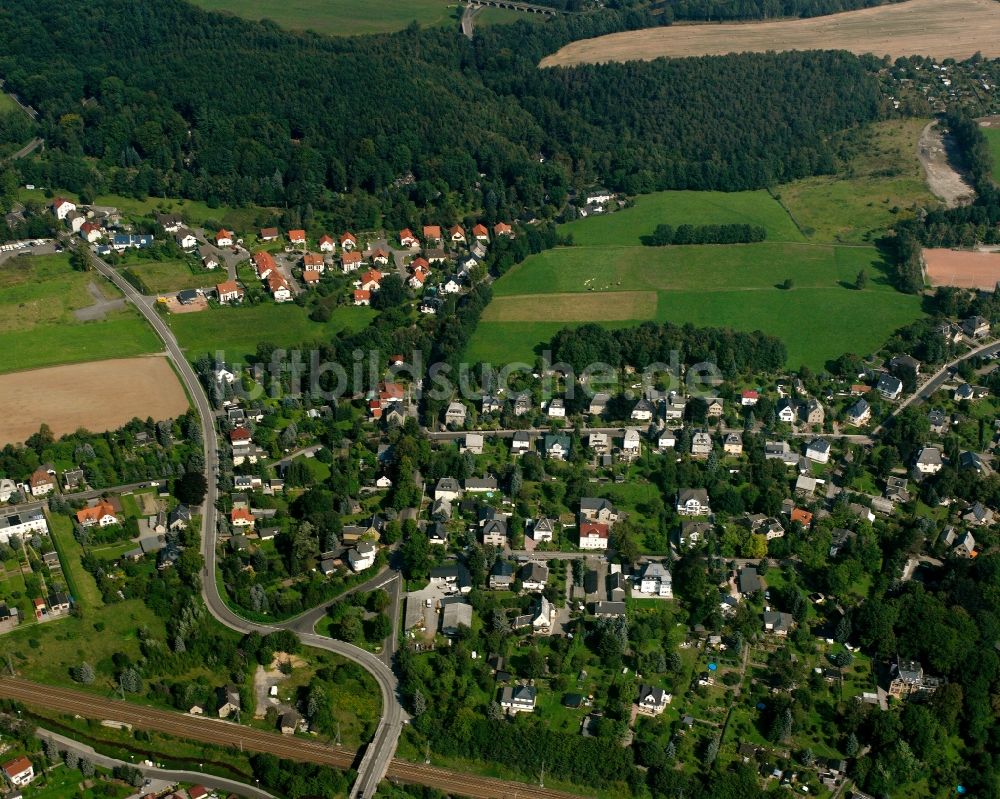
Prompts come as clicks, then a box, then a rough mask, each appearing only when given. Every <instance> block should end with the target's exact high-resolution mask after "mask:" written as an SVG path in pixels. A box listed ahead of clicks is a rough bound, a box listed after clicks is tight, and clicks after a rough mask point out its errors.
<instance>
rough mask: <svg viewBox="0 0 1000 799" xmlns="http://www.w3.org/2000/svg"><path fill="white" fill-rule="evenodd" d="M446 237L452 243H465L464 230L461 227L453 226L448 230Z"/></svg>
mask: <svg viewBox="0 0 1000 799" xmlns="http://www.w3.org/2000/svg"><path fill="white" fill-rule="evenodd" d="M448 237H449V238H450V239H451V240H452V241H465V228H463V227H462V226H461V225H453V226H452V227H450V228H448Z"/></svg>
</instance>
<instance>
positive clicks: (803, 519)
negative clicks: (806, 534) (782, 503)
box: [789, 508, 813, 529]
mask: <svg viewBox="0 0 1000 799" xmlns="http://www.w3.org/2000/svg"><path fill="white" fill-rule="evenodd" d="M789 518H790V519H791V520H792V521H793V522H798V523H799V524H801V525H802V526H803V527H805V528H806V529H808V528H809V527H810V525H812V523H813V515H812V514H811V513H810V512H809V511H807V510H805V509H804V508H792V512H791V513H790V514H789Z"/></svg>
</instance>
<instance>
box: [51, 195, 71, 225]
mask: <svg viewBox="0 0 1000 799" xmlns="http://www.w3.org/2000/svg"><path fill="white" fill-rule="evenodd" d="M75 210H76V204H75V203H71V202H70V201H69V200H66V199H63V198H62V197H56V198H55V199H54V200H53V201H52V213H54V214H55V215H56V219H59V220H64V219H65V218H66V217H67V216H69V215H70V214H71V213H73V212H74V211H75Z"/></svg>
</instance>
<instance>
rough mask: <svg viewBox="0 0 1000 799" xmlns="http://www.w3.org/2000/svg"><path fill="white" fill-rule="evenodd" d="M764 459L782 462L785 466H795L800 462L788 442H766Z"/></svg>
mask: <svg viewBox="0 0 1000 799" xmlns="http://www.w3.org/2000/svg"><path fill="white" fill-rule="evenodd" d="M764 458H765V459H767V460H780V461H781V462H782V463H784V464H785V466H794V465H795V464H797V463H798V462H799V456H798V454H796V453H795V452H794V451H793V450H792V447H791V445H790V444H789V443H788V442H787V441H766V442H764Z"/></svg>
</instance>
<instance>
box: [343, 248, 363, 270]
mask: <svg viewBox="0 0 1000 799" xmlns="http://www.w3.org/2000/svg"><path fill="white" fill-rule="evenodd" d="M362 263H364V259H363V258H362V257H361V253H359V252H350V251H348V252H345V253H344V254H343V255H342V256H340V268H341V270H343V272H344V273H345V274H346V273H347V272H353V271H354V270H355V269H357V268H358V267H360V266H361V264H362Z"/></svg>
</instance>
